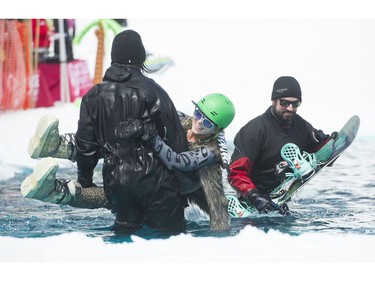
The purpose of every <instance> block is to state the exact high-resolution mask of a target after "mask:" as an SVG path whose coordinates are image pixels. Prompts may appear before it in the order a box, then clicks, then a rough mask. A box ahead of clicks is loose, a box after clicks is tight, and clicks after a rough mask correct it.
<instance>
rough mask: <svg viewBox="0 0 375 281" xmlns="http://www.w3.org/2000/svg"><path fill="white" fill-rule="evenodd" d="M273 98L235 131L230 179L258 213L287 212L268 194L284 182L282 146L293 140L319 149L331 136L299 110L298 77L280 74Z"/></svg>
mask: <svg viewBox="0 0 375 281" xmlns="http://www.w3.org/2000/svg"><path fill="white" fill-rule="evenodd" d="M271 100H272V104H271V106H270V107H269V108H268V109H267V110H266V112H265V113H263V114H262V115H260V116H258V117H256V118H254V119H253V120H250V121H249V122H248V123H247V124H246V125H245V126H243V127H242V128H241V129H240V131H239V132H238V133H237V134H236V136H235V138H234V146H235V148H234V152H233V154H232V158H231V164H230V166H229V168H230V172H229V174H228V181H229V183H230V184H231V186H233V187H234V188H235V189H236V190H237V191H238V192H239V194H240V196H241V197H242V199H243V200H244V201H246V202H247V203H248V204H249V205H250V206H254V207H255V208H256V209H257V210H258V212H259V213H268V212H271V211H278V212H280V213H282V214H285V213H287V211H288V207H287V206H286V205H285V204H284V205H283V206H278V205H277V204H275V203H274V202H272V201H271V198H270V196H269V194H270V193H271V192H272V190H273V189H274V188H276V187H277V186H278V185H279V184H280V183H281V179H280V178H279V177H278V176H277V174H276V166H277V164H278V163H280V162H281V161H282V160H283V159H282V157H281V154H280V151H281V148H282V147H283V146H284V145H285V144H287V143H294V144H296V145H297V146H298V147H299V149H300V151H306V152H316V151H317V150H318V149H319V148H320V147H322V146H323V145H324V144H325V143H326V142H328V140H329V139H330V136H328V135H325V134H324V133H323V132H322V131H321V130H317V129H315V128H314V127H313V126H312V125H311V124H310V123H309V122H307V121H306V120H304V119H303V118H302V117H301V116H299V115H298V114H297V108H298V107H299V106H300V105H301V102H302V92H301V87H300V85H299V83H298V81H297V80H296V79H295V78H293V77H291V76H282V77H280V78H278V79H277V80H276V81H275V83H274V85H273V90H272V95H271Z"/></svg>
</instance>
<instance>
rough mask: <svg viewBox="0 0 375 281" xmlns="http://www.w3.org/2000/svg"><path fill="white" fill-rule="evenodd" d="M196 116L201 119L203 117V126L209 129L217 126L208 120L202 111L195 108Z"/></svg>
mask: <svg viewBox="0 0 375 281" xmlns="http://www.w3.org/2000/svg"><path fill="white" fill-rule="evenodd" d="M193 116H194V118H195V119H197V120H201V119H203V121H202V124H203V126H204V127H205V128H206V129H207V130H211V129H213V128H214V127H215V124H214V123H212V122H211V121H210V120H208V119H207V118H206V117H205V116H204V115H203V113H202V112H200V111H199V110H198V109H195V111H194V115H193Z"/></svg>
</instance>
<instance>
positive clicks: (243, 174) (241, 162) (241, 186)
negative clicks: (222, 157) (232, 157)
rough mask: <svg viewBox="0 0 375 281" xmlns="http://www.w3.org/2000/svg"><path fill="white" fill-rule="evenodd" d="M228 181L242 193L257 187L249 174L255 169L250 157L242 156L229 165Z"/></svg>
mask: <svg viewBox="0 0 375 281" xmlns="http://www.w3.org/2000/svg"><path fill="white" fill-rule="evenodd" d="M229 169H230V171H229V175H228V182H229V183H230V185H232V186H233V187H234V188H236V189H237V190H238V191H240V192H241V193H242V194H245V193H246V192H247V191H249V190H251V189H254V188H256V186H255V185H254V183H253V181H252V180H251V178H250V176H249V174H250V172H251V171H252V170H253V165H252V163H251V162H250V160H249V158H247V157H242V158H239V159H237V160H236V161H234V162H233V163H231V164H230V165H229Z"/></svg>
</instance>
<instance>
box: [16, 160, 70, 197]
mask: <svg viewBox="0 0 375 281" xmlns="http://www.w3.org/2000/svg"><path fill="white" fill-rule="evenodd" d="M58 168H59V164H58V163H57V160H56V159H53V158H51V157H48V158H43V159H42V160H40V161H39V163H38V164H37V166H36V167H35V169H34V171H33V173H32V174H31V175H30V176H29V177H27V178H26V179H25V180H24V181H23V182H22V184H21V193H22V196H23V197H26V198H33V199H38V200H41V201H45V202H50V203H56V204H68V203H70V202H72V201H74V199H75V198H74V197H75V195H76V186H75V183H74V182H72V181H67V180H60V179H56V172H57V169H58Z"/></svg>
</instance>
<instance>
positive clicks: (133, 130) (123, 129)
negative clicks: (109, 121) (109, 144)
mask: <svg viewBox="0 0 375 281" xmlns="http://www.w3.org/2000/svg"><path fill="white" fill-rule="evenodd" d="M115 135H116V137H118V138H119V139H123V140H126V139H130V138H139V137H141V136H142V135H143V122H142V121H141V120H139V119H132V118H129V119H128V120H126V121H123V122H120V123H118V124H117V126H116V128H115Z"/></svg>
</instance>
